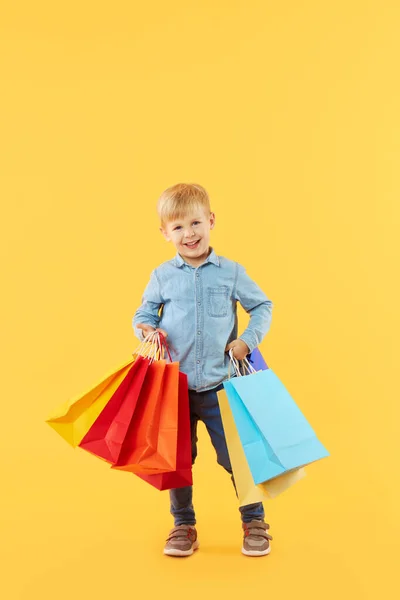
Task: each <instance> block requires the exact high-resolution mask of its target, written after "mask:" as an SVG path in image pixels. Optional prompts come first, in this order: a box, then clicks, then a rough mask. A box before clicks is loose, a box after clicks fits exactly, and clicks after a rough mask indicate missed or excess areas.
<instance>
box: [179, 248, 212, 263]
mask: <svg viewBox="0 0 400 600" xmlns="http://www.w3.org/2000/svg"><path fill="white" fill-rule="evenodd" d="M211 252H212V248H211V246H209V247H208V250H207V252H206V253H204V254H202V255H201V256H199V257H197V258H186V257H184V256H182V255H181V254H179V253H178V254H179V256H180V257H181V259H182V260H184V261H185V263H187V264H188V265H190V266H191V267H199V266H200V265H202V264H203V263H204V262H205V260H206V259H207V258H208V257H209V256H210V254H211Z"/></svg>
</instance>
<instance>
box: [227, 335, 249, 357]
mask: <svg viewBox="0 0 400 600" xmlns="http://www.w3.org/2000/svg"><path fill="white" fill-rule="evenodd" d="M231 349H232V350H233V352H232V353H233V356H234V357H235V358H236V359H237V360H243V359H244V358H246V356H247V355H248V354H249V352H250V348H249V347H248V345H247V344H245V343H244V341H243V340H239V339H237V340H233V342H231V343H230V344H228V345H227V347H226V348H225V352H229V350H231Z"/></svg>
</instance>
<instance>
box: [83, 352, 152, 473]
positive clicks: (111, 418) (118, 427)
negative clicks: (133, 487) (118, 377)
mask: <svg viewBox="0 0 400 600" xmlns="http://www.w3.org/2000/svg"><path fill="white" fill-rule="evenodd" d="M149 365H150V361H149V359H148V358H145V357H142V356H140V355H139V356H138V357H137V358H136V360H135V362H134V363H133V364H132V367H131V368H130V370H129V371H128V373H127V375H126V377H125V379H124V380H123V381H122V383H121V384H120V386H119V387H118V388H117V390H116V391H115V392H114V394H113V395H112V396H111V398H110V400H109V401H108V403H107V405H106V406H105V408H104V409H103V411H102V412H101V413H100V415H99V416H98V417H97V419H96V421H95V422H94V423H93V425H92V426H91V428H90V429H89V431H88V432H87V433H86V435H85V436H84V437H83V439H82V441H81V442H80V443H79V446H80V448H83V449H84V450H87V451H88V452H91V453H92V454H95V455H96V456H98V457H99V458H102V459H104V460H105V461H107V462H111V463H114V462H115V461H117V460H118V457H119V454H120V451H121V448H122V443H123V441H124V439H125V436H126V434H127V431H128V428H129V425H130V422H131V420H132V416H133V414H134V412H135V409H136V405H137V402H138V398H139V394H140V390H141V389H142V386H143V382H144V379H145V377H146V373H147V370H148V368H149Z"/></svg>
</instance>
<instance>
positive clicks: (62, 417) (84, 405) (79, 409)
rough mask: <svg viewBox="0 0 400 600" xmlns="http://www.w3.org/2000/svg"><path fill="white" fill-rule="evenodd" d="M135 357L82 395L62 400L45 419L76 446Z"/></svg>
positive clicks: (120, 381) (122, 378)
mask: <svg viewBox="0 0 400 600" xmlns="http://www.w3.org/2000/svg"><path fill="white" fill-rule="evenodd" d="M135 360H136V357H134V358H132V359H131V360H130V361H129V362H127V363H125V364H124V365H122V366H121V367H119V368H118V369H117V370H116V371H113V372H112V373H110V374H109V375H108V376H107V377H106V378H105V379H104V380H102V381H101V382H100V383H98V384H97V385H96V386H95V387H94V388H92V389H91V390H90V391H88V392H87V393H86V394H84V395H83V396H79V397H78V398H74V399H72V400H68V401H67V402H64V404H62V405H61V406H60V407H59V408H58V409H56V410H55V411H54V412H53V413H52V414H51V415H50V416H49V417H48V418H47V419H46V423H48V424H49V425H50V427H52V428H53V429H55V431H57V433H59V434H60V435H61V437H63V438H64V439H65V440H66V441H67V442H68V443H69V444H71V446H74V447H75V446H77V445H78V444H79V442H80V441H81V440H82V439H83V437H84V436H85V434H86V433H87V432H88V431H89V429H90V428H91V426H92V425H93V423H94V422H95V421H96V419H97V417H98V416H99V415H100V413H101V412H102V410H103V409H104V407H105V406H106V404H107V402H108V401H109V400H110V398H111V396H112V395H113V394H114V392H115V391H116V390H117V388H118V387H119V386H120V385H121V383H122V381H123V380H124V379H125V377H126V375H127V373H128V371H129V369H130V368H131V367H132V365H133V363H134V362H135Z"/></svg>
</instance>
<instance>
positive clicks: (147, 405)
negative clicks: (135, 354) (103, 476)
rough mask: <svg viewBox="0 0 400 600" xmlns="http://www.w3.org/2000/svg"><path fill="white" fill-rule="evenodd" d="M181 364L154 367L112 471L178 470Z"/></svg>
mask: <svg viewBox="0 0 400 600" xmlns="http://www.w3.org/2000/svg"><path fill="white" fill-rule="evenodd" d="M178 391H179V363H178V362H174V363H167V362H166V361H165V360H160V361H157V362H154V363H153V364H151V365H150V366H149V368H148V371H147V375H146V378H145V381H144V384H143V387H142V389H141V392H140V396H139V400H138V405H137V409H136V411H135V413H134V415H133V418H132V421H131V423H130V426H129V429H128V432H127V435H126V437H125V440H124V443H123V445H122V448H121V452H120V455H119V458H118V460H117V461H116V463H115V464H114V465H113V466H112V468H113V469H119V470H122V471H130V472H132V473H144V474H146V473H147V474H150V473H165V472H170V471H175V470H176V458H177V456H176V453H177V438H178Z"/></svg>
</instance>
